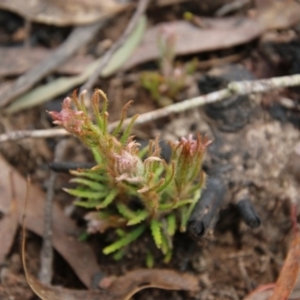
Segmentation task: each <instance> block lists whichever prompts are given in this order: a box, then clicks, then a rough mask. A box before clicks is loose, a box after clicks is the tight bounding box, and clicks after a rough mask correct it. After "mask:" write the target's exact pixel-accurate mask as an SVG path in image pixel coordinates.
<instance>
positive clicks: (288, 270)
mask: <svg viewBox="0 0 300 300" xmlns="http://www.w3.org/2000/svg"><path fill="white" fill-rule="evenodd" d="M299 270H300V232H299V231H297V232H296V234H295V237H294V238H293V241H292V244H291V246H290V249H289V253H288V255H287V257H286V259H285V261H284V264H283V267H282V269H281V272H280V275H279V278H278V280H277V282H276V285H275V288H274V292H273V295H272V296H271V297H270V299H269V300H284V299H288V297H289V295H290V293H291V292H292V291H293V289H294V286H295V285H296V282H297V278H298V275H299Z"/></svg>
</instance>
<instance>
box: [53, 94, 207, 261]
mask: <svg viewBox="0 0 300 300" xmlns="http://www.w3.org/2000/svg"><path fill="white" fill-rule="evenodd" d="M84 96H85V93H84V92H83V93H81V94H80V96H79V99H78V97H77V94H76V92H75V93H73V95H72V98H69V97H68V98H66V99H65V100H64V102H63V106H62V110H61V112H49V114H50V115H51V116H52V118H53V120H54V123H55V124H58V125H61V126H63V127H64V128H65V129H66V130H67V131H69V132H70V133H72V134H73V135H75V136H77V137H78V138H79V139H80V140H81V141H82V142H83V143H84V144H85V145H86V146H87V147H88V148H90V149H91V150H92V152H93V153H94V156H95V160H96V162H97V165H96V166H95V167H93V168H92V169H84V170H77V171H72V174H73V175H75V178H73V179H72V180H71V181H72V182H75V183H76V184H77V185H78V186H77V187H76V188H75V189H65V191H66V192H68V193H69V194H71V195H73V196H75V197H78V198H79V200H78V201H76V202H75V204H77V205H79V206H83V207H85V208H87V209H91V210H92V211H90V212H89V213H88V214H87V215H86V220H87V221H88V229H87V231H88V233H95V232H101V233H103V232H105V231H106V230H108V229H109V228H110V229H114V230H115V232H116V236H118V238H117V239H116V241H115V242H114V243H113V244H111V245H109V246H107V247H105V248H104V249H103V252H104V253H105V254H110V253H113V252H116V255H115V257H116V258H117V257H121V256H122V254H123V253H124V247H125V246H127V245H128V244H130V243H131V242H132V241H134V240H136V239H137V238H138V237H139V236H141V235H142V234H143V233H144V232H145V231H146V230H147V229H148V230H150V231H151V233H152V236H153V240H154V243H155V244H156V246H157V247H158V248H159V249H161V251H162V252H163V254H164V255H165V261H168V260H169V259H170V258H171V254H172V248H173V242H172V238H173V236H174V234H175V232H176V230H180V231H182V232H184V231H185V230H186V224H187V221H188V218H189V216H190V214H191V212H192V210H193V207H194V206H195V204H196V202H197V201H198V200H199V197H200V192H201V188H202V187H203V184H204V182H205V176H204V173H203V171H202V161H203V156H204V153H205V150H206V147H207V145H208V144H209V141H208V140H207V139H206V138H204V139H202V137H201V136H200V134H198V135H197V137H196V139H193V138H192V136H190V137H189V138H188V139H186V138H182V139H181V140H180V141H178V142H170V147H171V149H172V155H171V159H170V162H166V161H165V160H164V159H162V158H161V157H160V152H161V149H160V147H159V141H158V138H156V139H155V140H151V141H150V142H149V144H148V146H147V147H146V148H143V149H140V145H139V144H138V143H137V142H136V141H135V140H134V137H133V136H131V135H130V131H131V128H132V126H133V124H134V121H135V120H136V118H137V115H135V116H134V117H133V118H132V119H131V122H130V123H129V125H128V126H127V127H126V128H125V129H123V128H122V127H123V123H124V120H125V118H126V112H127V109H128V107H129V105H130V104H131V102H129V103H127V104H126V105H125V106H124V108H123V109H122V112H121V118H120V122H119V124H118V126H117V127H116V129H115V130H114V131H113V132H112V133H109V132H108V113H107V104H108V101H107V98H106V95H105V94H104V93H103V92H102V91H101V90H96V91H95V93H94V95H93V97H92V108H93V118H91V117H90V116H89V115H88V113H87V110H86V107H85V105H84ZM100 99H102V100H103V102H102V108H101V109H99V104H100ZM72 103H74V106H75V107H74V108H73V107H72ZM150 260H151V259H150ZM150 260H149V261H150Z"/></svg>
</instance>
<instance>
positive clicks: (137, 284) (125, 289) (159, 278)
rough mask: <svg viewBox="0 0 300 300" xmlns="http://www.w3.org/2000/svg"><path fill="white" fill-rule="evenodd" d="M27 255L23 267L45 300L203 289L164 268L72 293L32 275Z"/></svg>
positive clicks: (123, 298) (100, 299)
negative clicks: (158, 290) (26, 260)
mask: <svg viewBox="0 0 300 300" xmlns="http://www.w3.org/2000/svg"><path fill="white" fill-rule="evenodd" d="M24 254H25V251H24V248H23V251H22V255H23V266H24V270H25V274H26V278H27V281H28V284H29V285H30V287H31V289H32V290H33V291H34V292H35V294H36V295H38V296H39V297H40V298H41V299H42V300H82V299H85V300H129V299H130V298H131V297H132V296H133V295H134V294H136V293H137V292H139V291H141V290H143V289H146V288H160V289H165V290H185V291H191V292H196V291H198V290H199V285H198V280H197V279H196V277H195V276H192V275H189V274H180V273H178V272H175V271H171V270H160V269H151V270H150V269H141V270H136V271H132V272H129V273H127V274H126V275H123V276H119V277H113V278H104V279H103V281H106V282H108V286H105V287H103V288H101V289H100V290H93V291H91V290H72V289H66V288H62V287H54V286H47V285H45V284H42V283H40V282H39V281H38V280H37V279H36V278H35V277H33V276H32V275H30V274H29V273H28V271H27V269H26V263H25V256H24ZM109 283H110V284H109Z"/></svg>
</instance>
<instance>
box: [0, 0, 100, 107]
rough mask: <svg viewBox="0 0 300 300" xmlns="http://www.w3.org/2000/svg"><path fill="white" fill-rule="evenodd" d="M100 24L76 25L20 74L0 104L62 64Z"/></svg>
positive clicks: (89, 38)
mask: <svg viewBox="0 0 300 300" xmlns="http://www.w3.org/2000/svg"><path fill="white" fill-rule="evenodd" d="M0 1H1V0H0ZM102 26H103V22H98V23H95V24H91V25H87V26H78V27H77V28H75V29H73V31H72V32H71V33H70V35H69V36H68V38H67V39H66V40H65V41H64V42H63V43H62V44H61V45H60V46H59V47H58V48H57V49H55V50H54V51H52V52H51V54H50V55H49V56H47V57H46V58H45V59H44V60H42V61H41V62H40V63H39V64H37V65H36V66H34V67H33V68H31V69H30V70H29V71H28V72H26V73H25V74H24V75H22V76H20V77H19V78H18V79H17V80H16V81H15V83H14V84H13V86H12V88H11V89H10V90H8V91H7V92H6V93H4V94H1V97H0V106H4V105H7V104H8V103H10V102H11V101H12V100H13V99H14V98H16V97H18V96H19V95H21V94H22V93H24V92H25V91H27V90H28V89H30V88H31V87H32V86H33V85H34V84H36V83H37V82H39V81H40V80H41V79H42V78H44V77H45V76H46V75H48V74H49V73H51V72H52V71H53V70H55V69H56V68H57V67H58V66H59V65H61V64H63V63H64V62H65V61H66V60H67V59H68V58H69V57H71V56H72V55H73V54H74V53H76V52H77V51H78V48H79V47H82V46H83V45H85V44H86V43H88V42H89V41H90V40H91V39H92V38H93V37H94V36H95V34H96V33H97V32H98V30H99V29H100V28H101V27H102Z"/></svg>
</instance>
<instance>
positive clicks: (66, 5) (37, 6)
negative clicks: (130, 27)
mask: <svg viewBox="0 0 300 300" xmlns="http://www.w3.org/2000/svg"><path fill="white" fill-rule="evenodd" d="M126 7H128V5H126V4H121V3H120V2H117V1H114V0H106V1H98V0H65V1H59V0H35V1H34V0H29V1H23V0H0V8H1V9H3V10H9V11H12V12H14V13H16V14H18V15H20V16H22V17H23V18H25V19H27V20H29V21H33V22H38V23H45V24H49V25H56V26H70V25H84V24H89V23H94V22H97V21H100V20H103V19H106V18H108V17H111V16H112V15H115V14H117V13H119V12H120V11H122V10H124V9H125V8H126Z"/></svg>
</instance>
